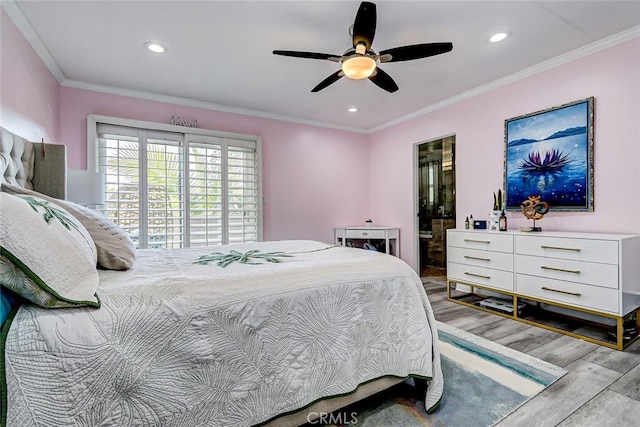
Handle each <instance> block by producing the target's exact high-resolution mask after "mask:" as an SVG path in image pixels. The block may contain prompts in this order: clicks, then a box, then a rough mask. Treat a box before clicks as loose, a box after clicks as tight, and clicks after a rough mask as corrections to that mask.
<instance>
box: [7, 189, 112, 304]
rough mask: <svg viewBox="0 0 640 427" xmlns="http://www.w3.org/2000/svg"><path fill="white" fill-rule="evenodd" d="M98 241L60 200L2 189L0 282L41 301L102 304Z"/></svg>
mask: <svg viewBox="0 0 640 427" xmlns="http://www.w3.org/2000/svg"><path fill="white" fill-rule="evenodd" d="M96 259H97V253H96V247H95V244H94V243H93V240H92V239H91V236H90V235H89V233H88V232H87V230H86V229H85V228H84V226H83V225H82V224H81V223H80V222H79V221H78V220H77V219H75V218H74V217H73V215H71V214H69V212H67V211H65V210H64V209H62V208H60V207H59V206H57V205H55V204H53V203H51V202H49V201H47V200H44V199H41V198H38V197H34V196H24V195H10V194H7V193H2V192H0V285H2V286H4V287H6V288H8V289H10V290H12V291H14V292H16V293H17V294H19V295H21V296H22V297H24V298H26V299H28V300H30V301H31V302H33V303H35V304H38V305H40V306H42V307H47V308H55V307H74V306H78V305H88V306H94V307H100V300H99V299H98V295H97V294H96V291H97V287H98V271H97V270H96Z"/></svg>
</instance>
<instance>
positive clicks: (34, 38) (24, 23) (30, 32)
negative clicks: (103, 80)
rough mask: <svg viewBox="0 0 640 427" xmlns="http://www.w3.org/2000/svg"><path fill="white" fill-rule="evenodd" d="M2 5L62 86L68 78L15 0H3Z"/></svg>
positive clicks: (0, 3) (0, 2)
mask: <svg viewBox="0 0 640 427" xmlns="http://www.w3.org/2000/svg"><path fill="white" fill-rule="evenodd" d="M0 5H1V6H2V8H3V9H4V11H5V12H6V13H7V15H9V18H11V20H12V21H13V23H14V24H15V25H16V27H18V30H20V32H21V33H22V35H23V36H24V38H25V39H27V41H28V42H29V44H30V45H31V47H33V50H35V51H36V54H37V55H38V57H40V59H41V60H42V62H43V63H44V65H45V66H46V67H47V68H48V69H49V71H50V72H51V74H53V77H54V78H55V79H56V80H57V81H58V83H60V84H62V83H63V82H64V81H65V80H66V79H67V77H66V76H65V75H64V73H63V72H62V70H61V69H60V67H58V64H57V63H56V61H55V60H54V59H53V56H51V53H50V52H49V50H48V49H47V48H46V47H45V45H44V43H42V40H40V37H39V36H38V34H36V32H35V31H34V29H33V27H32V26H31V24H30V23H29V21H28V20H27V18H26V17H25V16H24V14H23V13H22V11H21V10H20V8H19V7H18V5H17V4H16V3H15V2H14V1H13V0H2V1H0Z"/></svg>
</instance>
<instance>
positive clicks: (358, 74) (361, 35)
mask: <svg viewBox="0 0 640 427" xmlns="http://www.w3.org/2000/svg"><path fill="white" fill-rule="evenodd" d="M376 20H377V16H376V5H375V4H374V3H370V2H367V1H363V2H362V3H360V7H359V8H358V12H357V13H356V19H355V21H354V22H353V30H352V35H353V47H351V48H349V49H347V51H346V52H344V53H343V54H342V55H332V54H328V53H315V52H299V51H293V50H274V51H273V54H274V55H283V56H293V57H296V58H309V59H326V60H329V61H333V62H337V63H341V64H342V68H341V69H340V70H338V71H336V72H335V73H333V74H331V75H330V76H329V77H327V78H326V79H324V80H323V81H321V82H320V83H319V84H318V85H317V86H316V87H314V88H313V89H312V90H311V92H319V91H321V90H322V89H324V88H326V87H327V86H329V85H330V84H332V83H335V82H336V81H338V80H339V79H340V78H342V77H343V76H347V77H348V78H350V79H366V78H368V79H369V80H371V81H372V82H373V83H375V84H376V85H377V86H378V87H380V88H382V89H384V90H386V91H387V92H395V91H397V90H398V85H397V84H396V82H395V81H393V79H392V78H391V76H389V74H387V73H385V72H384V71H383V70H382V69H381V68H380V67H378V65H377V64H378V63H383V62H400V61H410V60H413V59H420V58H426V57H429V56H434V55H440V54H442V53H447V52H450V51H451V50H452V49H453V44H452V43H422V44H414V45H410V46H401V47H395V48H392V49H386V50H382V51H380V53H376V52H375V51H374V50H373V49H371V44H372V43H373V37H374V36H375V33H376Z"/></svg>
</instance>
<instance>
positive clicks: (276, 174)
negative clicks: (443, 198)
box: [61, 87, 369, 242]
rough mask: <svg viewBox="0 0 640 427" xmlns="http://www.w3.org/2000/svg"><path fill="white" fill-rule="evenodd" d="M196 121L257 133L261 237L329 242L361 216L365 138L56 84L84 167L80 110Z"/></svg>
mask: <svg viewBox="0 0 640 427" xmlns="http://www.w3.org/2000/svg"><path fill="white" fill-rule="evenodd" d="M89 114H100V115H105V116H112V117H124V118H129V119H136V120H147V121H153V122H159V123H168V122H169V120H170V118H171V116H172V115H176V116H180V117H181V118H182V119H183V120H188V121H192V120H198V126H199V127H201V128H205V129H214V130H218V131H225V132H236V133H244V134H250V135H258V136H260V137H261V138H262V158H263V170H262V177H263V195H264V197H265V201H266V205H264V206H263V209H264V210H263V212H264V236H263V237H264V239H265V240H282V239H315V240H321V241H325V242H332V241H333V227H334V226H336V225H345V224H353V223H356V224H360V223H363V222H364V220H365V219H366V217H367V216H368V204H369V200H368V192H367V188H368V183H367V178H368V176H369V173H368V168H369V162H368V146H367V135H363V134H357V133H352V132H343V131H337V130H330V129H325V128H319V127H313V126H307V125H300V124H293V123H288V122H282V121H277V120H269V119H261V118H255V117H249V116H243V115H238V114H231V113H222V112H217V111H211V110H204V109H199V108H192V107H184V106H179V105H173V104H166V103H162V102H154V101H147V100H142V99H137V98H130V97H125V96H119V95H110V94H104V93H99V92H92V91H87V90H80V89H72V88H67V87H63V88H62V94H61V123H62V140H63V141H64V143H65V144H66V145H67V147H68V151H69V165H70V167H71V168H72V169H74V168H75V169H84V168H86V160H87V145H86V144H87V142H86V141H87V136H86V135H87V115H89Z"/></svg>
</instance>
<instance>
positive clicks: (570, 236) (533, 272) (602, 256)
mask: <svg viewBox="0 0 640 427" xmlns="http://www.w3.org/2000/svg"><path fill="white" fill-rule="evenodd" d="M638 259H640V236H637V235H627V234H603V233H569V232H566V233H563V232H543V233H535V234H533V233H531V234H530V233H520V232H517V231H506V232H503V233H494V232H490V231H482V230H475V231H472V230H457V229H452V230H449V231H448V236H447V298H448V299H449V300H451V301H455V302H458V303H460V304H464V305H468V306H471V307H475V308H478V309H481V310H487V311H491V312H493V313H496V314H498V315H501V316H507V317H509V318H512V319H514V320H518V321H521V322H525V323H528V324H531V325H536V326H540V327H543V328H546V329H550V330H552V331H556V332H559V333H563V334H566V335H570V336H574V337H577V338H582V339H584V340H586V341H591V342H595V343H597V344H600V345H603V346H606V347H610V348H614V349H618V350H623V349H624V348H625V347H626V346H628V345H629V344H630V343H631V342H633V341H635V340H636V339H638V338H639V337H640V335H639V334H638V328H637V326H635V325H633V324H634V323H636V320H630V319H637V313H638V312H639V311H640V282H638V277H639V276H640V263H638ZM489 297H493V298H500V299H502V300H506V301H508V304H505V306H510V307H518V310H513V309H511V310H504V309H502V310H498V311H496V306H495V304H494V305H493V307H492V306H491V305H490V304H488V303H487V302H486V300H487V298H489ZM482 301H485V302H484V303H482ZM521 304H525V306H522V305H521Z"/></svg>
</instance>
